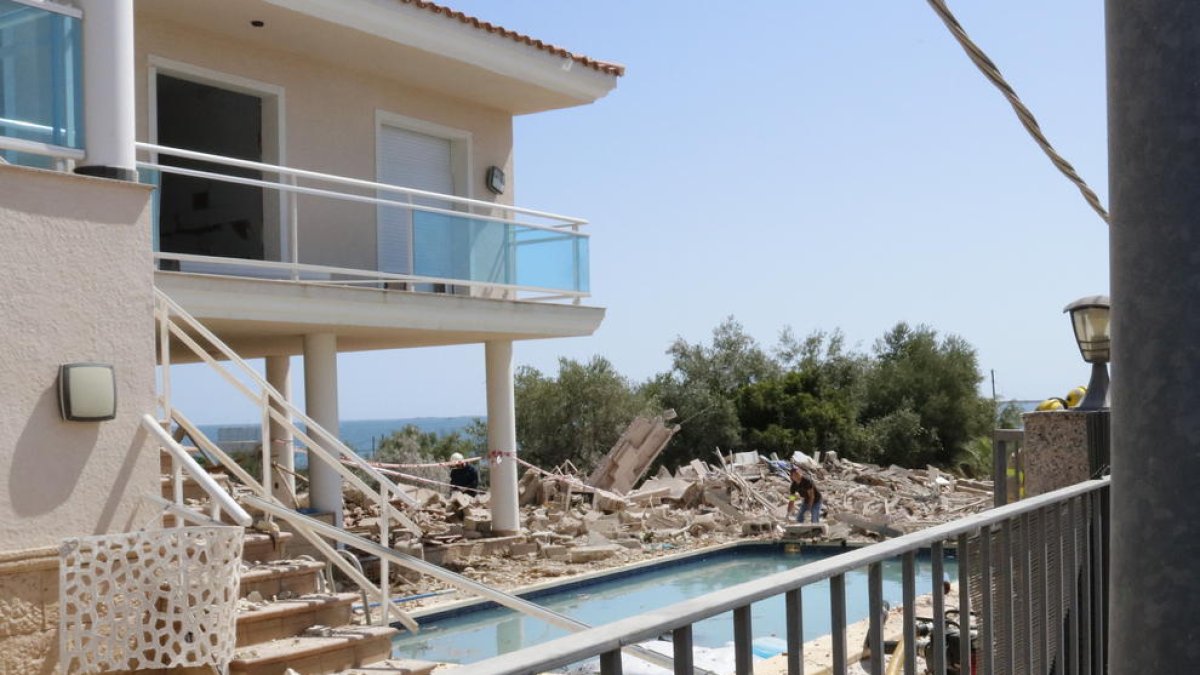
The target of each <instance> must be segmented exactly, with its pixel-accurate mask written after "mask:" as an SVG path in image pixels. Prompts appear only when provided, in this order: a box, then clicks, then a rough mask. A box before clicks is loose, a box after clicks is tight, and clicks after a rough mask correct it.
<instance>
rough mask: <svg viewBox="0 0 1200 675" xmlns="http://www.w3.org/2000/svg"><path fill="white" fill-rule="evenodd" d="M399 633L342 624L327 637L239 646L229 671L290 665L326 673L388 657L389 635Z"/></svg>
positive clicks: (266, 673)
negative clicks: (343, 625) (342, 625)
mask: <svg viewBox="0 0 1200 675" xmlns="http://www.w3.org/2000/svg"><path fill="white" fill-rule="evenodd" d="M399 632H400V631H398V630H396V629H395V628H391V627H388V626H357V627H353V628H350V627H343V628H337V629H334V630H333V631H332V633H331V635H330V636H329V637H309V636H304V637H292V638H284V639H281V640H274V641H272V642H264V643H260V644H256V645H250V646H247V647H238V648H237V651H236V652H235V653H234V657H233V662H231V663H230V664H229V672H230V673H244V674H245V675H283V673H284V671H286V670H287V669H288V668H291V669H293V670H295V671H296V672H298V673H304V675H329V674H331V673H336V672H338V671H339V670H345V669H347V668H355V667H360V666H363V665H368V664H372V663H375V662H377V661H382V660H384V659H386V658H388V657H389V656H390V655H391V652H392V637H393V636H395V635H396V634H398V633H399Z"/></svg>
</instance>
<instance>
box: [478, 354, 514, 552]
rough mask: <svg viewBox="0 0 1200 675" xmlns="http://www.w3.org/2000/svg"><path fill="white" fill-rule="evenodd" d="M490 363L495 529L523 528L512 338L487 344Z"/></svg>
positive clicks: (490, 456) (502, 531)
mask: <svg viewBox="0 0 1200 675" xmlns="http://www.w3.org/2000/svg"><path fill="white" fill-rule="evenodd" d="M484 360H485V361H486V364H487V435H488V462H489V465H490V467H491V488H492V494H491V507H492V531H493V532H494V533H496V534H497V535H506V534H516V533H518V532H520V530H521V512H520V510H519V508H518V507H517V461H516V460H517V414H516V405H515V399H514V396H513V366H512V361H513V348H512V342H511V341H509V340H503V341H496V342H488V343H485V344H484Z"/></svg>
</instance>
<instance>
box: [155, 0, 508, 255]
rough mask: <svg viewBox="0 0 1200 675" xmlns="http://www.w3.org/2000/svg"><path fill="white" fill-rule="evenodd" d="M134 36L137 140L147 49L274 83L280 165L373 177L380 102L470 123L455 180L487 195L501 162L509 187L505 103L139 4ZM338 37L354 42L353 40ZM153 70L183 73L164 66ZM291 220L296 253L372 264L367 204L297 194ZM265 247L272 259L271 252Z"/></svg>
mask: <svg viewBox="0 0 1200 675" xmlns="http://www.w3.org/2000/svg"><path fill="white" fill-rule="evenodd" d="M314 21H315V20H314ZM364 39H365V36H364ZM136 46H137V55H136V59H137V60H136V68H137V78H138V84H137V91H138V95H139V98H140V101H139V105H138V139H139V140H150V123H149V114H150V113H149V106H148V105H147V99H148V97H149V81H150V77H149V72H150V68H151V64H152V61H153V59H152V57H158V58H160V59H168V60H170V61H174V62H180V63H183V64H187V66H189V67H194V68H201V69H206V70H209V71H216V72H218V73H222V74H226V75H234V76H237V77H240V78H247V79H249V80H253V81H254V82H256V83H263V84H268V85H271V86H273V87H278V88H282V90H283V101H284V105H283V110H284V112H283V117H284V123H283V125H282V126H283V131H282V136H283V143H282V146H283V147H282V150H283V160H284V163H286V164H287V165H289V166H294V167H298V168H304V169H311V170H316V171H322V172H326V173H333V174H338V175H342V176H348V177H353V178H361V179H369V180H374V179H375V177H376V158H375V154H376V153H375V145H376V143H375V136H376V111H386V112H389V113H394V114H398V115H403V116H405V117H410V118H415V119H417V120H421V121H425V122H430V123H434V124H437V125H440V126H443V127H449V128H452V129H455V130H459V131H463V132H467V133H469V134H470V136H471V140H470V146H471V150H470V167H471V170H470V173H469V176H468V180H467V185H466V186H463V187H461V188H460V187H458V186H456V190H457V191H459V192H460V193H461V194H462V195H463V196H471V197H474V198H476V199H484V200H493V199H495V197H494V195H492V194H491V193H490V192H488V191H487V189H486V188H485V186H484V172H485V170H486V169H487V167H488V166H492V165H495V166H500V167H502V168H503V169H504V170H505V173H506V174H507V175H508V178H509V180H508V184H509V189H508V190H507V191H506V194H505V195H503V196H501V197H499V198H498V200H497V201H500V202H501V203H512V202H511V198H512V195H513V189H512V186H513V184H514V181H513V171H512V117H511V115H510V114H508V113H506V112H503V111H500V110H495V109H491V108H487V107H484V106H482V105H479V104H475V103H471V102H468V101H463V100H459V99H454V98H450V97H448V96H445V95H442V94H438V93H434V92H430V91H428V90H422V89H418V88H414V87H412V86H410V85H407V84H405V83H404V82H401V81H396V80H392V79H388V78H386V77H384V76H382V75H380V74H377V73H372V72H368V71H366V70H363V71H357V72H356V71H354V70H352V69H348V68H345V67H342V66H337V67H335V66H333V65H331V64H328V63H325V62H321V61H317V60H314V59H313V58H310V57H309V56H307V55H306V54H304V53H301V52H299V51H296V52H293V51H281V50H278V49H272V48H270V47H265V46H261V45H259V44H255V43H251V42H239V41H236V40H234V39H232V38H229V37H226V36H222V35H216V34H210V33H205V32H203V31H198V30H195V29H194V28H189V27H184V26H182V25H180V24H175V23H171V22H169V21H164V20H162V19H160V18H157V17H152V16H147V15H146V14H145V13H141V12H140V13H139V14H138V16H137V42H136ZM344 47H345V49H346V50H348V51H350V52H353V50H354V49H355V44H354V43H353V42H350V43H347V44H345V45H344ZM160 72H164V73H166V74H171V75H174V76H183V77H185V78H187V77H188V75H186V74H182V75H181V73H179V72H178V71H176V72H172V71H171V69H170V67H169V66H168V67H164V68H161V70H160ZM189 79H192V78H189ZM210 84H215V83H213V82H210ZM265 145H269V143H265ZM299 220H300V237H299V239H300V243H301V251H300V255H301V260H302V261H303V262H307V263H314V264H324V265H333V266H340V267H350V268H355V269H375V267H376V265H377V258H376V248H375V241H376V210H375V207H374V206H373V205H353V204H344V203H343V204H338V203H334V202H331V201H329V200H326V199H321V198H309V197H305V198H302V199H301V202H300V218H299ZM267 257H268V259H278V255H277V254H273V253H272V252H268V253H267Z"/></svg>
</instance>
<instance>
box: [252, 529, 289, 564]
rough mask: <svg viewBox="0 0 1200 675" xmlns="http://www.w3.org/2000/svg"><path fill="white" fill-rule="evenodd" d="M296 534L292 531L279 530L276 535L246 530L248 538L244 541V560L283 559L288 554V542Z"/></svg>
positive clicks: (267, 560) (266, 560) (268, 560)
mask: <svg viewBox="0 0 1200 675" xmlns="http://www.w3.org/2000/svg"><path fill="white" fill-rule="evenodd" d="M293 536H294V535H293V534H292V533H291V532H279V533H278V534H276V535H275V536H274V537H272V536H271V535H269V534H264V533H262V532H251V531H250V530H246V538H245V540H244V541H243V543H242V560H245V561H247V562H270V561H272V560H282V559H284V558H286V557H287V556H285V555H284V552H285V551H287V543H288V541H290V540H291V538H292V537H293Z"/></svg>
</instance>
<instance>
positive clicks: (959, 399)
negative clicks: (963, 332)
mask: <svg viewBox="0 0 1200 675" xmlns="http://www.w3.org/2000/svg"><path fill="white" fill-rule="evenodd" d="M874 351H875V364H874V366H873V367H872V368H871V370H870V373H869V375H868V378H867V395H866V405H865V406H864V408H863V413H862V416H861V421H862V422H863V424H864V425H865V426H869V425H870V423H871V421H872V420H877V419H881V418H886V417H887V416H889V415H892V414H893V413H896V412H897V411H902V410H910V411H912V412H913V413H915V414H916V415H917V418H918V419H919V420H920V429H913V428H911V425H910V424H909V422H910V421H911V420H909V421H905V422H904V424H901V425H898V426H897V428H898V429H907V430H908V431H910V432H911V438H910V439H909V440H908V441H906V443H905V444H903V445H901V446H900V447H896V448H884V449H883V451H882V452H883V454H882V457H884V458H885V459H886V461H891V462H895V463H902V464H907V465H910V466H920V465H923V464H941V465H949V464H951V463H952V462H953V461H954V460H955V458H956V457H957V456H958V455H959V453H960V452H963V451H964V450H966V449H967V445H968V443H970V442H971V440H972V439H974V438H977V437H978V436H980V435H982V434H984V433H986V432H988V431H989V430H990V426H991V424H992V419H993V411H992V405H991V401H990V400H988V399H984V398H982V397H981V396H979V392H978V386H979V383H980V382H982V381H983V376H982V374H981V373H980V372H979V364H978V359H977V357H976V354H975V350H974V348H973V347H971V345H970V344H968V343H967V342H966V340H963V339H962V338H961V337H958V336H956V335H950V336H947V337H945V338H942V339H940V340H939V339H938V334H937V331H935V330H933V329H932V328H930V327H928V326H924V325H918V326H916V327H915V328H914V327H910V326H909V325H908V324H907V323H904V322H901V323H898V324H896V326H895V327H894V328H892V329H891V330H890V331H888V332H887V333H885V334H884V336H883V337H882V338H880V339H879V340H878V341H876V343H875V350H874ZM922 438H925V439H927V440H926V441H925V442H922V441H921V439H922Z"/></svg>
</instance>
